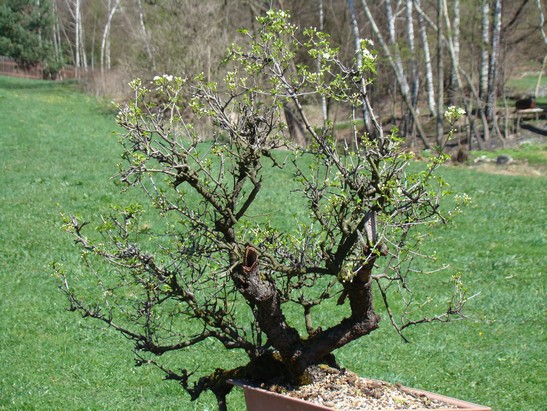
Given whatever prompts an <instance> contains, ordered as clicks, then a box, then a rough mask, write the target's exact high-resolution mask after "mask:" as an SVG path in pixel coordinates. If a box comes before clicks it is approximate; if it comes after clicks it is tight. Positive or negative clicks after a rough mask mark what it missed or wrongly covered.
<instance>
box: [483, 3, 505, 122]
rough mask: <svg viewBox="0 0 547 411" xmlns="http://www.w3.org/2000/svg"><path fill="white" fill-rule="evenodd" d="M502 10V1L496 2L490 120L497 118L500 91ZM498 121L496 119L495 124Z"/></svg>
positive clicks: (489, 107)
mask: <svg viewBox="0 0 547 411" xmlns="http://www.w3.org/2000/svg"><path fill="white" fill-rule="evenodd" d="M501 8H502V1H501V0H496V2H495V5H494V13H493V27H492V41H491V44H492V50H491V53H490V65H489V70H488V94H487V98H486V116H487V117H488V118H491V117H495V114H496V113H495V111H496V97H497V91H498V84H497V80H498V70H499V65H498V62H499V56H500V34H501ZM495 121H496V119H495V118H494V122H495Z"/></svg>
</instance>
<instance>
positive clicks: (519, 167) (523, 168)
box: [471, 161, 547, 177]
mask: <svg viewBox="0 0 547 411" xmlns="http://www.w3.org/2000/svg"><path fill="white" fill-rule="evenodd" d="M471 168H472V169H474V170H478V171H481V172H484V173H490V174H503V175H511V176H531V177H541V176H543V177H545V176H547V166H543V165H536V166H530V165H528V164H527V163H526V162H517V161H515V162H513V163H511V164H505V165H499V164H496V163H495V162H488V163H484V162H483V163H475V164H473V165H471Z"/></svg>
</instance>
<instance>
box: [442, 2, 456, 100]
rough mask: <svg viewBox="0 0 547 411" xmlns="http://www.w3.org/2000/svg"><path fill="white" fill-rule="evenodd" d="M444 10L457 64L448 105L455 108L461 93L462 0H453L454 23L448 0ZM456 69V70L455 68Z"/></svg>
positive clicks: (450, 87) (452, 73) (453, 72)
mask: <svg viewBox="0 0 547 411" xmlns="http://www.w3.org/2000/svg"><path fill="white" fill-rule="evenodd" d="M444 2H445V4H444V8H445V11H446V26H447V28H448V31H449V33H450V36H451V38H452V45H453V47H454V56H453V58H454V60H455V64H453V65H452V72H451V75H450V86H449V88H448V105H449V106H455V105H458V103H457V101H456V100H457V95H458V93H459V86H458V80H457V76H458V73H457V68H458V67H459V66H460V0H452V10H453V13H454V15H453V17H452V23H451V22H450V19H449V18H448V7H447V4H446V0H444ZM454 67H456V68H454Z"/></svg>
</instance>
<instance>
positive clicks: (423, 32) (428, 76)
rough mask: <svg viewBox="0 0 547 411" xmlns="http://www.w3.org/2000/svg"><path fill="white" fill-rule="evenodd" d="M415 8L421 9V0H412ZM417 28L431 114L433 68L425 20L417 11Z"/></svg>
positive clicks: (433, 110)
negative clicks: (422, 53) (422, 54)
mask: <svg viewBox="0 0 547 411" xmlns="http://www.w3.org/2000/svg"><path fill="white" fill-rule="evenodd" d="M414 4H415V5H416V7H417V9H418V10H419V11H421V0H414ZM418 30H419V32H420V39H421V43H422V48H423V52H424V67H425V85H426V92H427V104H428V107H429V111H430V112H431V115H432V116H433V115H435V112H436V110H435V86H434V85H433V68H432V64H431V53H430V51H429V41H428V38H427V28H426V21H425V19H424V16H423V14H422V13H420V12H419V13H418Z"/></svg>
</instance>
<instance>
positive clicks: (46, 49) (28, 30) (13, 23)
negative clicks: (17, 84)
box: [0, 0, 55, 69]
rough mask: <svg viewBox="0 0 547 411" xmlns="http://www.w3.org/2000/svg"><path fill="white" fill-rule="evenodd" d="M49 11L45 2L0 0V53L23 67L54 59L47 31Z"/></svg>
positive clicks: (50, 20) (49, 17) (49, 19)
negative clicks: (1, 0)
mask: <svg viewBox="0 0 547 411" xmlns="http://www.w3.org/2000/svg"><path fill="white" fill-rule="evenodd" d="M52 21H53V20H52V14H51V11H50V4H49V2H48V1H44V0H42V1H40V0H4V1H3V2H0V54H1V55H4V56H7V57H11V58H13V59H15V61H16V62H17V64H18V65H19V66H20V67H22V68H25V69H28V68H31V67H35V66H36V65H37V64H39V63H44V62H48V63H50V64H51V62H52V61H54V60H55V57H54V52H53V47H52V42H51V39H50V37H51V36H50V34H51V33H52V30H51V26H52Z"/></svg>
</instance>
